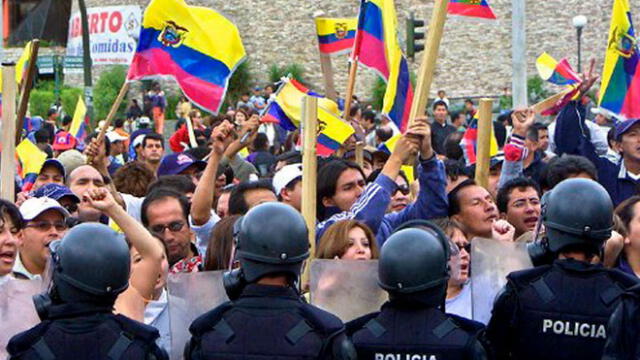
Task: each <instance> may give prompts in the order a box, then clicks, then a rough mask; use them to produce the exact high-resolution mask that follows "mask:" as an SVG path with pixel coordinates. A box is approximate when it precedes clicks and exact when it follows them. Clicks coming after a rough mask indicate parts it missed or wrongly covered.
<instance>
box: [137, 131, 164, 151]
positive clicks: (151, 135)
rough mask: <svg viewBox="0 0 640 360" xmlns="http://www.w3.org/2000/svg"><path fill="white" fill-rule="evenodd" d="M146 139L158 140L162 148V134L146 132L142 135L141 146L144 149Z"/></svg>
mask: <svg viewBox="0 0 640 360" xmlns="http://www.w3.org/2000/svg"><path fill="white" fill-rule="evenodd" d="M148 140H156V141H160V144H161V145H162V148H163V149H164V138H163V137H162V135H160V134H158V133H148V134H146V135H145V136H144V139H142V148H143V149H144V148H145V147H146V146H147V141H148Z"/></svg>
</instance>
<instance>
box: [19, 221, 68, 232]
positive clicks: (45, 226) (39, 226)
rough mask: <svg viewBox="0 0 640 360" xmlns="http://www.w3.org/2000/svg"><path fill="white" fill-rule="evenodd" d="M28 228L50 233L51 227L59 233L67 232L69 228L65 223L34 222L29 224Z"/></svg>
mask: <svg viewBox="0 0 640 360" xmlns="http://www.w3.org/2000/svg"><path fill="white" fill-rule="evenodd" d="M27 227H29V228H34V229H36V230H38V231H43V232H44V231H49V230H50V229H51V227H54V228H55V229H56V230H57V231H65V230H67V228H68V226H67V224H66V223H65V222H64V221H54V222H50V221H33V222H30V223H29V224H27Z"/></svg>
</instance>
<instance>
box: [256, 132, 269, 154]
mask: <svg viewBox="0 0 640 360" xmlns="http://www.w3.org/2000/svg"><path fill="white" fill-rule="evenodd" d="M253 148H254V149H255V150H256V151H257V150H262V151H265V150H269V138H268V137H267V134H265V133H258V135H257V136H256V138H255V140H253Z"/></svg>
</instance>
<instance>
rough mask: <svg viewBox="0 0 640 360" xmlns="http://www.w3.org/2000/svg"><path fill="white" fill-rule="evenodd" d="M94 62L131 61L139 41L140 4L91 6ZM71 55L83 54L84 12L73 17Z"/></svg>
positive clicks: (69, 49)
mask: <svg viewBox="0 0 640 360" xmlns="http://www.w3.org/2000/svg"><path fill="white" fill-rule="evenodd" d="M87 19H88V23H89V38H90V44H89V46H90V48H91V60H92V62H93V65H113V64H122V65H128V64H129V63H131V59H132V58H133V54H134V53H135V51H136V46H137V44H138V36H139V34H140V24H141V21H142V12H141V9H140V6H137V5H131V6H104V7H93V8H88V9H87ZM67 56H82V22H81V21H80V12H75V13H73V14H71V17H70V18H69V36H68V38H67Z"/></svg>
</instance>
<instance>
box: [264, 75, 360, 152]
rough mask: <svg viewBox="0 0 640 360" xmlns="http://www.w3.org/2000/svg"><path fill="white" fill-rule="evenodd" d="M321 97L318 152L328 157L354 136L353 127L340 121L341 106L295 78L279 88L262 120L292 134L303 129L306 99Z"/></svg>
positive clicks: (286, 81)
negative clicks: (303, 105) (308, 97)
mask: <svg viewBox="0 0 640 360" xmlns="http://www.w3.org/2000/svg"><path fill="white" fill-rule="evenodd" d="M306 95H309V96H315V97H317V98H318V124H319V129H318V143H317V146H316V153H317V154H318V155H320V156H325V157H326V156H329V155H331V154H332V153H334V152H335V151H336V150H338V148H339V147H340V145H342V144H343V143H344V142H345V141H347V139H348V138H349V137H350V136H351V135H353V134H354V133H355V130H354V129H353V127H352V126H351V125H349V124H347V123H345V122H344V121H342V119H340V117H339V116H338V115H336V114H338V113H339V110H338V104H336V102H335V101H333V100H331V99H327V98H325V97H323V96H321V95H319V94H316V93H314V92H313V91H310V90H309V89H307V88H306V87H304V85H302V84H300V83H299V82H298V81H296V80H294V79H286V80H285V81H284V82H283V84H282V85H281V86H280V88H279V89H278V93H277V94H276V98H275V100H274V101H272V102H271V104H270V105H269V109H268V110H267V111H266V113H265V115H264V116H263V117H262V121H265V122H274V123H278V124H280V126H282V127H283V128H284V129H286V130H290V131H293V130H295V129H297V128H299V127H300V121H301V120H302V100H303V98H304V97H305V96H306Z"/></svg>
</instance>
